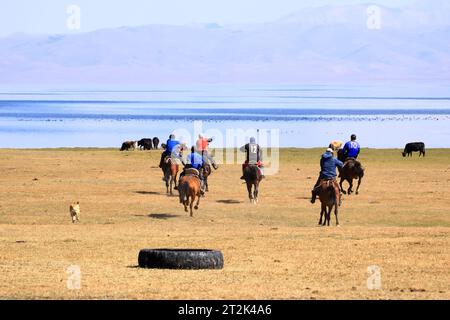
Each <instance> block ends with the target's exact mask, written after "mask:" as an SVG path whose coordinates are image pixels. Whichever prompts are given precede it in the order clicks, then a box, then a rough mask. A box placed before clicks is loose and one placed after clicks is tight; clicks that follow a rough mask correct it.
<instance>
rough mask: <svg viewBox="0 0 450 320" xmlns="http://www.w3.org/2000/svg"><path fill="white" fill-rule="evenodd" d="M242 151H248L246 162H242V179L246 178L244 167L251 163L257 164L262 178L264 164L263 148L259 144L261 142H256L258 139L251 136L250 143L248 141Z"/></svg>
mask: <svg viewBox="0 0 450 320" xmlns="http://www.w3.org/2000/svg"><path fill="white" fill-rule="evenodd" d="M240 151H241V152H246V153H247V159H246V160H245V163H243V164H242V177H241V179H242V180H245V178H244V169H245V168H246V167H247V166H248V165H250V164H253V165H257V166H258V168H259V170H260V172H261V178H262V179H263V178H264V164H263V163H262V150H261V148H260V146H259V144H257V143H256V139H255V138H254V137H251V138H250V143H247V144H246V145H245V146H242V147H241V148H240Z"/></svg>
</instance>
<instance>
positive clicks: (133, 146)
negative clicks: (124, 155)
mask: <svg viewBox="0 0 450 320" xmlns="http://www.w3.org/2000/svg"><path fill="white" fill-rule="evenodd" d="M137 147H138V142H137V141H125V142H124V143H122V147H121V148H120V151H128V150H130V149H133V150H134V149H136V148H137Z"/></svg>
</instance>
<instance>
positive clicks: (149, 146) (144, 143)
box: [138, 138, 153, 150]
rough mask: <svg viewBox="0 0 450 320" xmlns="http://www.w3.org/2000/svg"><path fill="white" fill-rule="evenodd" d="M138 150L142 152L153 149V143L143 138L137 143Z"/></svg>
mask: <svg viewBox="0 0 450 320" xmlns="http://www.w3.org/2000/svg"><path fill="white" fill-rule="evenodd" d="M138 146H139V149H140V150H142V149H144V150H151V149H153V142H152V139H148V138H143V139H141V140H139V141H138Z"/></svg>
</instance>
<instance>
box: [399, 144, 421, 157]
mask: <svg viewBox="0 0 450 320" xmlns="http://www.w3.org/2000/svg"><path fill="white" fill-rule="evenodd" d="M417 151H419V157H420V156H421V155H423V156H424V157H425V143H423V142H411V143H407V144H406V146H405V150H403V152H402V155H403V157H406V156H408V157H412V153H413V152H417Z"/></svg>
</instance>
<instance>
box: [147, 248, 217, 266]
mask: <svg viewBox="0 0 450 320" xmlns="http://www.w3.org/2000/svg"><path fill="white" fill-rule="evenodd" d="M138 262H139V267H141V268H156V269H222V268H223V256H222V252H220V251H217V250H208V249H142V250H141V251H139V257H138Z"/></svg>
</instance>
